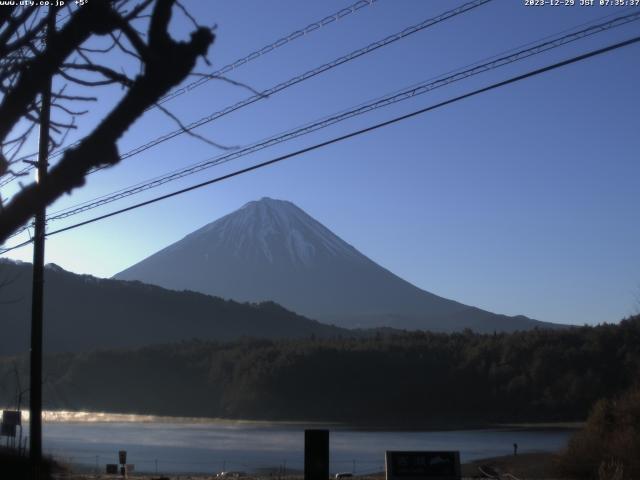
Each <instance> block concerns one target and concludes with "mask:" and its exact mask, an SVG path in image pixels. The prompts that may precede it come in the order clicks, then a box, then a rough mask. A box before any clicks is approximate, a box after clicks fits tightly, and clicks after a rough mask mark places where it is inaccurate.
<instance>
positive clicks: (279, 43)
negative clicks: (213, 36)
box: [0, 0, 378, 187]
mask: <svg viewBox="0 0 640 480" xmlns="http://www.w3.org/2000/svg"><path fill="white" fill-rule="evenodd" d="M377 1H378V0H358V1H357V2H355V3H353V4H351V5H349V6H348V7H345V8H343V9H341V10H339V11H337V12H335V13H332V14H330V15H327V16H326V17H324V18H322V19H320V20H317V21H315V22H312V23H310V24H309V25H307V26H306V27H303V28H300V29H298V30H294V31H293V32H291V33H290V34H288V35H285V36H283V37H280V38H279V39H278V40H276V41H274V42H271V43H270V44H268V45H265V46H264V47H262V48H260V49H258V50H255V51H253V52H251V53H249V54H248V55H245V56H244V57H241V58H239V59H237V60H235V61H233V62H231V63H229V64H227V65H225V66H224V67H222V68H220V69H218V70H216V71H214V72H212V73H211V74H208V75H207V76H206V77H202V78H200V79H198V80H196V81H194V82H191V83H189V84H187V85H185V86H184V87H181V88H179V89H178V90H174V91H173V92H170V93H168V94H167V95H165V96H164V97H162V98H160V99H159V100H158V102H156V103H157V104H161V103H165V102H168V101H169V100H172V99H174V98H176V97H179V96H180V95H183V94H185V93H187V92H190V91H191V90H194V89H196V88H198V87H200V86H201V85H204V84H205V83H207V82H208V81H210V80H212V79H214V78H216V77H221V76H223V75H225V74H227V73H229V72H230V71H232V70H235V69H237V68H240V67H241V66H243V65H246V64H247V63H249V62H251V61H253V60H255V59H257V58H260V57H263V56H264V55H266V54H268V53H271V52H273V51H274V50H276V49H278V48H280V47H283V46H285V45H287V44H289V43H291V42H293V41H294V40H297V39H298V38H301V37H304V36H306V35H308V34H310V33H312V32H315V31H316V30H320V29H321V28H323V27H326V26H327V25H329V24H331V23H333V22H335V21H337V20H340V19H342V18H344V17H346V16H347V15H350V14H352V13H354V12H357V11H359V10H361V9H362V8H364V7H369V6H372V5H373V4H374V3H375V2H377ZM69 16H70V14H69V15H67V16H66V17H64V18H61V20H64V19H65V18H67V17H69ZM153 108H155V105H154V106H151V107H149V108H148V109H147V110H151V109H153ZM78 143H79V142H76V143H75V144H72V145H70V146H69V147H66V148H63V149H60V150H57V151H54V152H51V154H50V155H49V158H55V157H58V156H60V155H61V154H62V153H64V152H65V151H66V150H67V149H68V148H72V147H73V146H75V145H77V144H78ZM36 155H38V153H37V152H34V153H31V154H28V155H24V156H22V157H21V158H19V159H18V160H17V161H22V160H26V159H29V158H31V157H34V156H36ZM32 169H33V166H28V167H25V168H23V169H22V170H20V171H18V172H17V175H23V174H27V173H28V172H30V171H31V170H32ZM15 178H16V177H9V178H8V179H5V180H4V181H2V182H0V187H3V186H5V185H7V184H9V183H11V182H12V181H13V180H14V179H15Z"/></svg>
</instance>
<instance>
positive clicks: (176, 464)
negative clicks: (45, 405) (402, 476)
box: [25, 414, 572, 473]
mask: <svg viewBox="0 0 640 480" xmlns="http://www.w3.org/2000/svg"><path fill="white" fill-rule="evenodd" d="M78 415H80V416H78ZM83 415H85V416H83ZM305 428H329V429H330V431H331V433H330V452H331V467H330V469H331V472H333V473H335V472H342V471H346V472H351V471H355V472H356V473H369V472H379V471H382V470H383V465H384V452H385V450H459V451H460V454H461V459H462V461H468V460H475V459H479V458H486V457H493V456H499V455H507V454H510V453H512V451H513V443H517V444H518V446H519V449H518V451H519V452H521V453H526V452H550V451H558V450H560V449H562V448H563V447H564V446H565V445H566V443H567V440H568V438H569V436H570V435H571V433H572V430H569V429H540V428H536V429H514V428H497V429H486V430H459V431H366V430H353V429H349V428H345V427H334V426H322V427H318V426H317V425H316V426H313V425H303V424H283V423H264V422H230V421H210V420H207V421H204V420H203V421H197V420H185V419H170V418H166V417H165V418H153V417H135V416H117V415H116V416H104V415H103V416H96V415H90V414H89V415H87V414H74V415H73V416H72V417H68V418H66V417H64V416H63V417H60V416H58V417H57V418H56V419H55V420H54V421H51V417H49V420H46V419H45V422H44V426H43V437H44V449H45V452H46V453H50V454H53V455H54V456H56V457H58V458H61V459H64V460H66V461H68V462H70V463H73V464H80V465H84V466H85V467H87V468H95V467H96V465H97V466H98V467H99V469H100V471H103V470H104V465H105V464H106V463H117V455H118V450H127V452H128V459H127V461H128V463H133V464H135V468H136V470H137V471H147V472H156V468H157V471H158V472H159V473H180V472H192V473H214V472H219V471H222V470H226V471H229V470H231V471H243V472H252V471H256V470H260V469H278V468H279V469H283V468H286V470H287V471H289V472H290V471H292V470H300V469H302V467H303V462H304V429H305ZM25 432H28V424H27V425H25Z"/></svg>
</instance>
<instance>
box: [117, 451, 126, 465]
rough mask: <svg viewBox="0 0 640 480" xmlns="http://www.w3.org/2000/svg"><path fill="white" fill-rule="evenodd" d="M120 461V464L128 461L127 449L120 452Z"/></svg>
mask: <svg viewBox="0 0 640 480" xmlns="http://www.w3.org/2000/svg"><path fill="white" fill-rule="evenodd" d="M118 461H119V462H120V465H124V464H125V463H127V451H126V450H120V451H119V452H118Z"/></svg>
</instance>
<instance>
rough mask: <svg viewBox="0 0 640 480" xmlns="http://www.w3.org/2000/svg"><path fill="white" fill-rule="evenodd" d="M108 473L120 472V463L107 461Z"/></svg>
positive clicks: (115, 473)
mask: <svg viewBox="0 0 640 480" xmlns="http://www.w3.org/2000/svg"><path fill="white" fill-rule="evenodd" d="M107 474H109V475H117V474H118V465H116V464H115V463H107Z"/></svg>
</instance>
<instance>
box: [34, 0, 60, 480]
mask: <svg viewBox="0 0 640 480" xmlns="http://www.w3.org/2000/svg"><path fill="white" fill-rule="evenodd" d="M47 15H48V17H49V18H48V22H47V43H46V48H50V46H51V39H52V38H53V34H54V31H55V28H56V9H55V7H53V6H51V7H49V11H48V12H47ZM51 83H52V79H51V78H49V79H47V82H46V85H45V86H44V88H43V90H42V92H41V108H40V139H39V145H38V170H37V172H38V183H39V184H41V185H42V184H43V183H44V182H45V181H46V177H47V167H48V152H49V120H50V117H51ZM45 215H46V207H44V206H43V207H42V208H40V209H39V210H38V211H37V213H36V215H35V232H34V242H33V289H32V297H31V352H30V353H31V355H30V357H31V366H30V367H31V375H30V387H31V388H30V394H29V398H30V401H29V440H30V444H29V454H30V458H31V465H32V467H33V477H34V478H36V479H38V478H39V477H40V465H41V463H42V313H43V287H44V240H45Z"/></svg>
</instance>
